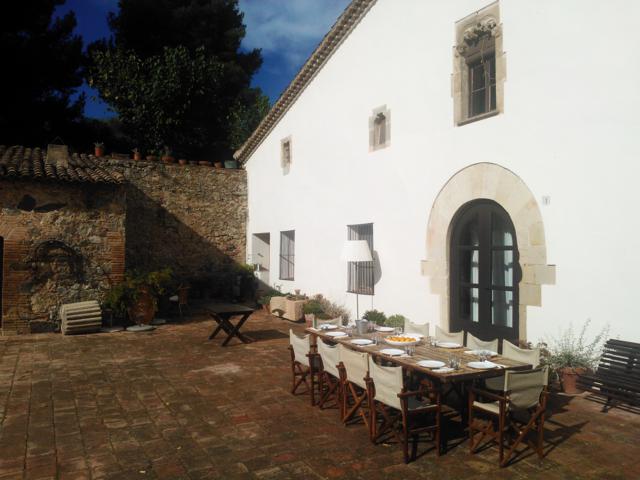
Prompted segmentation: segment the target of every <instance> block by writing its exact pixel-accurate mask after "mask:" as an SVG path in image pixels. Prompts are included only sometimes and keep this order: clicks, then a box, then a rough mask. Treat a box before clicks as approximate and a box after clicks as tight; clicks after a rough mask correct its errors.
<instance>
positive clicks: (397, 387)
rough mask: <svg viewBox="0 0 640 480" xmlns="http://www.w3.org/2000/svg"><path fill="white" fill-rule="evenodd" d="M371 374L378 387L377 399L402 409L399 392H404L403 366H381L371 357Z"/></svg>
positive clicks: (376, 387)
mask: <svg viewBox="0 0 640 480" xmlns="http://www.w3.org/2000/svg"><path fill="white" fill-rule="evenodd" d="M369 376H370V377H371V379H372V380H373V384H374V385H375V389H376V396H375V400H377V401H379V402H382V403H384V404H385V405H389V406H390V407H393V408H397V409H398V410H401V409H402V406H401V404H400V398H398V394H399V393H401V392H402V386H403V383H402V367H381V366H380V365H378V364H376V362H375V361H374V360H373V358H372V357H369Z"/></svg>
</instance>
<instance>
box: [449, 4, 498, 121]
mask: <svg viewBox="0 0 640 480" xmlns="http://www.w3.org/2000/svg"><path fill="white" fill-rule="evenodd" d="M499 7H500V4H499V3H498V2H495V3H492V4H491V5H489V6H487V7H485V8H483V9H482V10H479V11H477V12H475V13H473V14H471V15H469V16H467V17H465V18H463V19H462V20H460V21H459V22H457V23H456V46H455V47H454V51H453V54H454V72H453V75H452V94H453V103H454V120H455V124H456V125H465V124H467V123H470V122H473V121H476V120H481V119H483V118H487V117H491V116H494V115H497V114H499V113H502V112H503V111H504V95H503V93H504V88H503V85H504V80H505V78H506V74H505V57H504V52H503V51H502V28H501V24H500V10H499Z"/></svg>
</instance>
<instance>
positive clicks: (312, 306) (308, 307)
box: [302, 300, 324, 315]
mask: <svg viewBox="0 0 640 480" xmlns="http://www.w3.org/2000/svg"><path fill="white" fill-rule="evenodd" d="M302 311H303V312H304V313H305V314H306V315H309V314H313V315H321V314H323V313H324V310H323V309H322V305H321V304H320V302H318V301H317V300H309V301H308V302H307V303H305V304H304V306H303V307H302Z"/></svg>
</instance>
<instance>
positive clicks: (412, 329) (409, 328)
mask: <svg viewBox="0 0 640 480" xmlns="http://www.w3.org/2000/svg"><path fill="white" fill-rule="evenodd" d="M404 333H419V334H421V335H423V336H424V337H425V338H427V337H428V336H429V323H413V322H412V321H411V320H407V321H406V322H404Z"/></svg>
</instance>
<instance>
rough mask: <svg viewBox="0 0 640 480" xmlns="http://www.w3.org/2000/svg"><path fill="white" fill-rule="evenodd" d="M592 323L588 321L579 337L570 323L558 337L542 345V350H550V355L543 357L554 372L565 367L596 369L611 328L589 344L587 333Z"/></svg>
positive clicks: (550, 338)
mask: <svg viewBox="0 0 640 480" xmlns="http://www.w3.org/2000/svg"><path fill="white" fill-rule="evenodd" d="M590 323H591V321H590V320H587V321H586V322H585V324H584V325H583V327H582V330H580V334H579V335H577V336H576V335H575V333H574V330H573V325H572V324H571V323H570V324H569V326H568V327H567V329H566V330H562V331H561V332H560V335H559V336H558V337H549V339H548V341H546V342H544V343H542V344H540V346H541V347H542V348H546V349H547V350H548V354H547V355H546V356H544V355H543V360H544V361H545V363H546V364H547V365H549V367H550V368H551V369H552V370H553V371H558V370H560V369H562V368H565V367H569V368H590V369H593V368H595V367H596V365H597V364H598V359H599V358H600V355H601V354H602V348H603V346H604V342H605V341H606V339H607V337H608V335H609V326H608V325H606V326H605V327H604V328H603V329H602V330H601V331H600V333H598V334H597V335H596V336H595V338H594V339H593V341H591V342H588V341H587V338H586V333H587V328H588V327H589V324H590Z"/></svg>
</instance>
